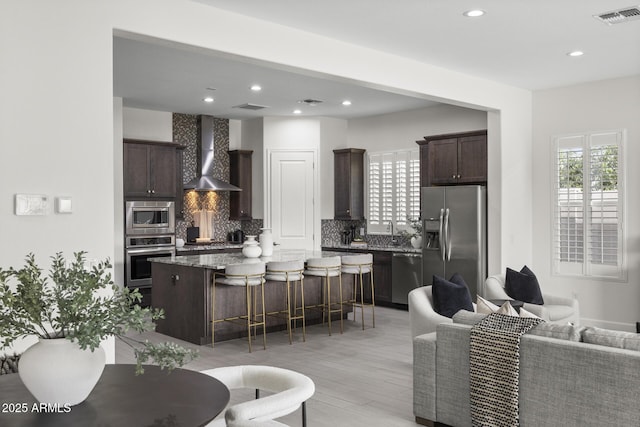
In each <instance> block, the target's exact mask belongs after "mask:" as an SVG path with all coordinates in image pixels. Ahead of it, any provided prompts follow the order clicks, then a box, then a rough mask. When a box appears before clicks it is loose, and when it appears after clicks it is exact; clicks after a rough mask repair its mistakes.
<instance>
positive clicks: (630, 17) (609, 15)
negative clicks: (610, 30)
mask: <svg viewBox="0 0 640 427" xmlns="http://www.w3.org/2000/svg"><path fill="white" fill-rule="evenodd" d="M593 17H594V18H596V19H598V20H600V21H602V22H604V23H605V24H608V25H612V24H621V23H623V22H629V21H635V20H638V19H640V6H629V7H625V8H623V9H618V10H612V11H610V12H605V13H601V14H599V15H593Z"/></svg>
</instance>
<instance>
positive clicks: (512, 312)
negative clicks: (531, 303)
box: [476, 295, 541, 319]
mask: <svg viewBox="0 0 640 427" xmlns="http://www.w3.org/2000/svg"><path fill="white" fill-rule="evenodd" d="M476 312H477V313H481V314H491V313H499V314H506V315H507V316H515V317H530V318H534V319H541V317H540V316H536V315H535V314H533V313H531V312H529V311H527V310H525V309H524V308H520V312H518V311H516V309H515V308H513V306H512V305H511V303H510V302H509V301H505V302H504V303H502V306H500V307H498V306H497V305H495V304H494V303H492V302H491V301H488V300H486V299H484V298H482V297H481V296H480V295H478V301H477V303H476Z"/></svg>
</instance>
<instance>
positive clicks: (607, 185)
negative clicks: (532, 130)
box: [552, 130, 626, 279]
mask: <svg viewBox="0 0 640 427" xmlns="http://www.w3.org/2000/svg"><path fill="white" fill-rule="evenodd" d="M625 139H626V133H625V131H623V130H618V131H606V132H593V133H584V134H575V135H565V136H558V137H555V138H554V147H555V156H554V157H555V179H554V192H553V193H554V194H553V197H554V200H553V205H554V227H553V239H552V242H553V267H554V268H553V270H554V273H555V274H560V275H573V276H586V277H606V278H611V279H624V278H625V277H626V269H625V253H624V236H623V230H624V227H623V225H624V221H623V220H624V191H623V189H624V181H623V176H624V175H623V165H624V163H623V160H624V156H623V147H624V145H625Z"/></svg>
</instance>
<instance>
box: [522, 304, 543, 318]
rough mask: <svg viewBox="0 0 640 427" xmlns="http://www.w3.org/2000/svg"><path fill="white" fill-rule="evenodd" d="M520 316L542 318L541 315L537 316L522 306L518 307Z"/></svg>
mask: <svg viewBox="0 0 640 427" xmlns="http://www.w3.org/2000/svg"><path fill="white" fill-rule="evenodd" d="M520 317H531V318H534V319H542V317H540V316H537V315H535V314H533V313H532V312H530V311H528V310H525V309H524V308H522V307H520Z"/></svg>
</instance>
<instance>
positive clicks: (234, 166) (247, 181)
mask: <svg viewBox="0 0 640 427" xmlns="http://www.w3.org/2000/svg"><path fill="white" fill-rule="evenodd" d="M252 155H253V151H251V150H233V151H229V169H230V176H229V182H230V183H231V184H233V185H235V186H236V187H240V188H241V189H242V191H231V192H230V193H229V219H232V220H251V219H253V216H252V213H251V185H252V174H251V167H252V164H251V156H252Z"/></svg>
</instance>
